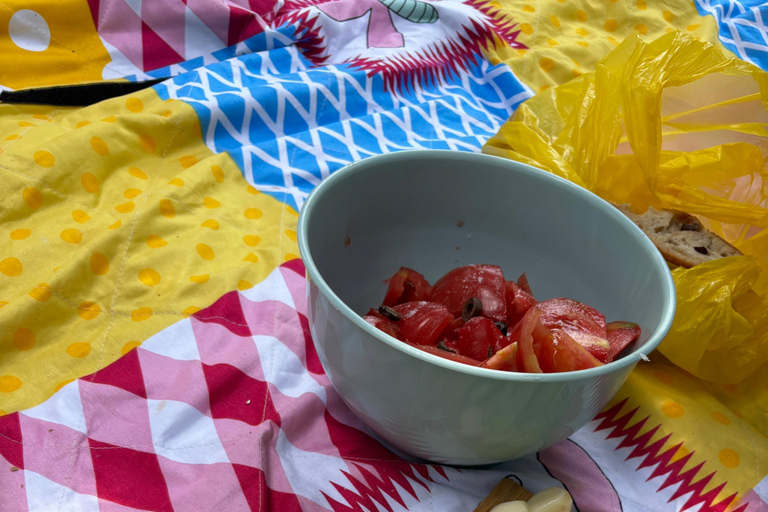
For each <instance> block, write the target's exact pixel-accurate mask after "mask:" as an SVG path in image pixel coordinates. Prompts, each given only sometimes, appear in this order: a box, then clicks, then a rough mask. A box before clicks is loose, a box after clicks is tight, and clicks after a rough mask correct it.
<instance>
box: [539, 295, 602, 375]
mask: <svg viewBox="0 0 768 512" xmlns="http://www.w3.org/2000/svg"><path fill="white" fill-rule="evenodd" d="M537 307H538V308H539V309H540V310H541V311H542V315H541V323H542V324H543V325H544V326H545V327H547V328H548V329H551V330H563V331H565V332H566V333H568V335H569V336H570V338H571V339H572V340H573V341H575V342H576V343H578V344H579V345H581V346H583V347H584V348H586V349H587V350H588V351H589V352H590V353H591V354H592V355H593V356H595V357H596V358H597V359H598V360H600V361H601V362H603V363H607V362H610V360H611V359H610V357H609V350H610V344H609V343H608V335H607V334H606V330H605V317H604V316H603V314H602V313H600V312H599V311H598V310H596V309H595V308H592V307H590V306H587V305H586V304H583V303H581V302H578V301H575V300H572V299H565V298H557V299H549V300H545V301H544V302H541V303H539V305H538V306H537Z"/></svg>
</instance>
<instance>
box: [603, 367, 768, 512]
mask: <svg viewBox="0 0 768 512" xmlns="http://www.w3.org/2000/svg"><path fill="white" fill-rule="evenodd" d="M755 378H756V379H761V382H760V383H761V384H763V385H764V386H766V387H764V388H763V391H762V393H763V394H762V395H761V396H762V398H763V401H760V400H759V398H760V396H754V395H752V396H749V395H748V394H747V391H748V389H749V386H747V387H744V389H740V387H739V389H737V387H736V386H725V387H724V386H721V385H712V384H710V383H706V382H705V381H702V380H700V379H698V378H696V377H694V376H692V375H691V374H689V373H687V372H685V371H684V370H681V369H680V368H678V367H677V366H675V365H673V364H672V363H670V362H669V361H668V360H666V359H665V358H664V356H662V355H661V354H659V353H658V352H654V353H653V354H651V362H650V363H641V364H638V365H637V367H635V370H634V371H633V372H632V374H631V375H630V377H629V379H628V380H627V382H626V383H625V384H624V386H623V387H622V389H621V390H620V391H619V393H618V394H617V395H616V396H615V397H614V399H613V400H612V402H611V404H609V406H608V407H609V408H610V407H611V406H614V405H617V404H619V403H621V402H624V401H625V400H626V403H625V404H624V406H623V407H622V410H621V412H620V413H619V416H623V415H625V414H628V413H630V412H631V411H632V410H633V409H635V408H637V411H636V412H635V413H634V415H633V416H632V419H631V420H630V422H629V423H628V424H627V425H626V427H625V428H627V429H628V428H631V427H632V426H636V425H638V423H640V422H641V421H643V420H644V422H643V423H642V424H641V426H640V428H639V430H638V432H637V434H635V436H634V437H635V438H637V437H640V436H642V435H643V434H646V433H648V432H650V431H651V430H652V429H657V430H655V431H654V433H653V435H652V438H651V439H650V440H648V442H647V443H646V444H645V446H649V445H651V444H652V443H654V442H656V441H658V440H660V439H663V438H665V437H667V436H669V438H668V439H667V441H666V443H664V446H663V448H662V449H661V450H660V453H661V452H664V451H666V450H669V449H671V448H672V447H674V446H677V445H678V444H680V443H683V444H682V446H681V447H680V448H679V449H678V451H677V452H676V453H675V455H674V457H672V462H674V461H675V460H679V459H681V458H683V457H685V456H686V455H688V454H689V453H691V452H693V454H692V455H691V458H690V459H688V461H687V462H686V463H685V466H684V467H683V468H682V470H680V471H679V473H683V472H685V471H688V470H689V469H691V468H694V467H695V466H697V465H698V464H701V463H702V462H705V463H706V465H705V466H704V468H703V469H702V472H701V473H699V474H698V477H697V479H698V478H701V477H703V476H705V475H707V474H709V473H711V472H712V471H717V476H716V477H715V478H713V479H712V481H711V482H710V483H708V484H707V486H706V488H705V490H704V491H703V492H709V491H710V490H712V489H713V488H715V487H716V486H717V485H720V484H721V483H724V482H727V483H726V485H725V487H724V488H723V489H722V490H721V491H720V494H719V498H718V499H722V498H725V497H726V496H730V495H731V494H733V493H738V494H739V495H740V496H743V495H744V494H745V493H746V492H748V491H749V490H750V489H752V488H753V487H754V486H755V485H757V484H758V483H759V482H760V480H761V479H762V477H764V476H765V475H766V473H768V439H766V438H765V437H764V435H761V434H760V430H758V429H755V428H754V427H753V425H751V424H750V422H749V421H747V420H748V418H746V417H745V416H744V415H743V414H742V413H741V412H739V407H738V404H737V402H738V401H739V400H741V401H744V402H746V401H750V402H751V403H752V404H753V406H754V404H755V402H756V401H757V403H762V404H766V403H768V400H765V399H768V376H765V374H761V375H760V376H755ZM740 386H745V384H741V385H740ZM753 387H754V386H753ZM756 399H757V400H756ZM753 408H754V407H753ZM744 412H745V413H746V411H744ZM755 414H757V415H762V416H763V420H762V422H763V425H764V424H765V421H766V420H765V416H766V415H765V411H764V410H762V411H755ZM762 432H766V430H763V431H762ZM738 505H739V504H738V503H736V506H735V507H733V508H737V507H738ZM729 510H730V509H729Z"/></svg>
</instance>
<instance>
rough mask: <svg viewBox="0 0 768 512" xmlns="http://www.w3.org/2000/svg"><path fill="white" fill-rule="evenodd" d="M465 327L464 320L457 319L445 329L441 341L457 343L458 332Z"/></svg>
mask: <svg viewBox="0 0 768 512" xmlns="http://www.w3.org/2000/svg"><path fill="white" fill-rule="evenodd" d="M463 325H464V319H463V318H461V317H459V318H456V319H455V320H454V321H453V322H451V323H450V324H448V327H446V328H445V330H444V331H443V334H441V335H440V338H441V339H444V340H448V341H456V336H457V335H458V334H457V331H458V330H459V327H462V326H463Z"/></svg>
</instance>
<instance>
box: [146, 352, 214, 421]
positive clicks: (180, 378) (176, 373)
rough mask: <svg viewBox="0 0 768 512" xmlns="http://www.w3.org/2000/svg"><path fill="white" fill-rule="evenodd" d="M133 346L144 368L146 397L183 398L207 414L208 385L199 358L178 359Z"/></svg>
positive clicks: (179, 400) (162, 398)
mask: <svg viewBox="0 0 768 512" xmlns="http://www.w3.org/2000/svg"><path fill="white" fill-rule="evenodd" d="M136 350H137V352H138V355H139V360H140V361H141V367H142V370H143V371H144V382H145V383H146V388H147V398H150V399H152V400H175V401H177V402H184V403H186V404H189V405H191V406H192V407H194V408H196V409H197V410H199V411H200V412H201V413H203V414H209V406H208V386H206V384H205V376H204V375H203V365H202V363H201V362H200V361H179V360H178V359H172V358H170V357H165V356H161V355H160V354H155V353H154V352H149V351H147V350H144V349H142V348H138V349H136Z"/></svg>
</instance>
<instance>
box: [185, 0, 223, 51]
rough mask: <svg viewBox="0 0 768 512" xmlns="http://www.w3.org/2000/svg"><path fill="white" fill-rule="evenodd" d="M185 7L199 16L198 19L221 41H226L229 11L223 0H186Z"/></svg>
mask: <svg viewBox="0 0 768 512" xmlns="http://www.w3.org/2000/svg"><path fill="white" fill-rule="evenodd" d="M186 3H187V8H188V9H190V10H191V11H192V12H193V13H195V15H196V16H197V17H198V18H200V21H202V22H203V23H205V25H206V26H207V27H208V28H209V29H211V32H213V33H214V34H216V37H218V38H219V40H220V41H221V42H222V43H226V42H227V38H228V36H229V12H230V8H229V7H228V6H227V5H226V4H225V3H224V2H211V1H210V0H187V1H186Z"/></svg>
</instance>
